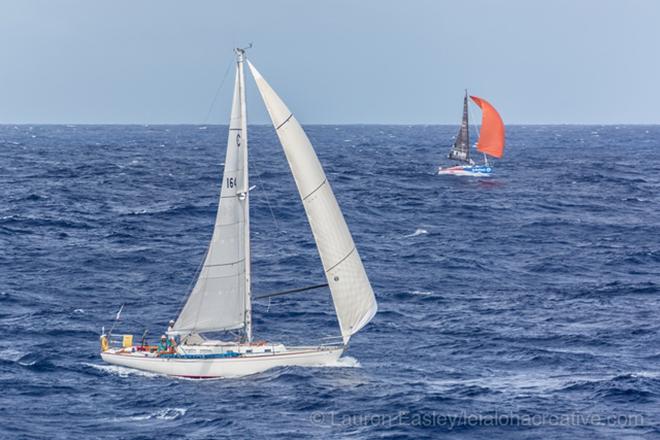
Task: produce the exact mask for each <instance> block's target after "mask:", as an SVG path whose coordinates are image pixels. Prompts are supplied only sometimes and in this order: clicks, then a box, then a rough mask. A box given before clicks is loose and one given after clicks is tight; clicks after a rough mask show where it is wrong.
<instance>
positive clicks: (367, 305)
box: [248, 61, 378, 343]
mask: <svg viewBox="0 0 660 440" xmlns="http://www.w3.org/2000/svg"><path fill="white" fill-rule="evenodd" d="M248 67H249V68H250V71H251V72H252V76H253V77H254V80H255V82H256V84H257V88H258V89H259V93H260V94H261V97H262V99H263V101H264V103H265V105H266V109H267V110H268V114H269V115H270V118H271V120H272V123H273V127H275V131H276V133H277V135H278V137H279V139H280V143H281V144H282V148H283V149H284V153H285V155H286V158H287V161H288V163H289V167H290V168H291V172H292V174H293V178H294V180H295V183H296V186H297V188H298V192H299V194H300V198H301V200H302V203H303V207H304V208H305V213H306V214H307V220H308V222H309V225H310V227H311V229H312V234H313V236H314V240H315V242H316V247H317V249H318V252H319V256H320V257H321V263H322V264H323V268H324V271H325V274H326V278H327V280H328V284H329V287H330V292H331V293H332V299H333V302H334V305H335V311H336V313H337V319H338V321H339V327H340V329H341V334H342V338H343V341H344V343H348V340H349V339H350V337H351V335H353V334H355V333H356V332H357V331H359V330H360V329H361V328H362V327H364V326H365V325H366V324H367V323H368V322H369V321H370V320H371V319H372V318H373V316H374V315H375V314H376V311H377V308H378V306H377V303H376V298H375V295H374V293H373V290H372V288H371V284H370V283H369V279H368V277H367V274H366V272H365V270H364V266H363V264H362V260H361V259H360V256H359V254H358V251H357V249H356V248H355V244H354V243H353V238H352V236H351V233H350V231H349V229H348V226H347V225H346V221H345V220H344V216H343V215H342V213H341V210H340V209H339V204H338V203H337V200H336V199H335V195H334V193H333V192H332V188H331V187H330V184H329V182H328V180H327V178H326V175H325V172H324V171H323V168H322V166H321V163H320V162H319V160H318V157H317V156H316V153H315V151H314V148H313V147H312V145H311V143H310V141H309V139H308V138H307V135H306V134H305V132H304V130H303V129H302V127H301V126H300V124H299V123H298V121H297V120H296V118H295V116H294V115H293V114H292V112H291V111H289V109H288V108H287V106H286V105H285V104H284V102H282V100H281V99H280V97H279V96H278V95H277V94H276V93H275V91H274V90H273V89H272V88H271V87H270V85H269V84H268V83H267V82H266V80H265V79H264V78H263V77H262V76H261V74H260V73H259V72H258V71H257V70H256V69H255V68H254V66H253V65H252V64H251V63H250V62H249V61H248Z"/></svg>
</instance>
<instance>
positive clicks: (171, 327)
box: [167, 319, 174, 336]
mask: <svg viewBox="0 0 660 440" xmlns="http://www.w3.org/2000/svg"><path fill="white" fill-rule="evenodd" d="M172 333H174V320H173V319H170V323H169V324H168V325H167V334H168V335H170V336H171V335H172Z"/></svg>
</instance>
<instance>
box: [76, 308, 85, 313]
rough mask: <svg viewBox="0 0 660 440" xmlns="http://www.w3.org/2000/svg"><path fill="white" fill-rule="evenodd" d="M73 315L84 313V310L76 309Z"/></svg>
mask: <svg viewBox="0 0 660 440" xmlns="http://www.w3.org/2000/svg"><path fill="white" fill-rule="evenodd" d="M73 313H85V310H84V309H76V310H74V311H73Z"/></svg>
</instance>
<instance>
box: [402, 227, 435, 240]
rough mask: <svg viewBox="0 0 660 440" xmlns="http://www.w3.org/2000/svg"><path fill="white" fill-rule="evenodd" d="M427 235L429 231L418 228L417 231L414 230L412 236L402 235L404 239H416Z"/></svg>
mask: <svg viewBox="0 0 660 440" xmlns="http://www.w3.org/2000/svg"><path fill="white" fill-rule="evenodd" d="M428 233H429V231H427V230H426V229H421V228H418V229H415V232H413V233H412V234H408V235H404V238H408V237H417V236H419V235H425V234H428Z"/></svg>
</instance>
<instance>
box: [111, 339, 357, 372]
mask: <svg viewBox="0 0 660 440" xmlns="http://www.w3.org/2000/svg"><path fill="white" fill-rule="evenodd" d="M343 351H344V347H343V346H322V347H290V348H287V349H285V350H282V351H277V352H273V353H263V352H262V353H257V354H245V353H243V354H240V355H237V356H236V357H222V358H206V359H200V358H195V357H194V356H191V357H190V358H187V357H185V356H176V357H159V356H154V355H151V354H148V353H142V352H133V351H130V350H112V349H111V350H107V351H104V352H102V353H101V358H103V360H104V361H105V362H107V363H109V364H113V365H118V366H122V367H127V368H133V369H136V370H141V371H147V372H150V373H155V374H162V375H165V376H173V377H182V378H191V379H213V378H231V377H241V376H247V375H250V374H256V373H261V372H263V371H266V370H269V369H271V368H275V367H285V366H322V365H328V364H332V363H334V362H336V361H337V360H338V359H339V357H340V356H341V355H342V353H343Z"/></svg>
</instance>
